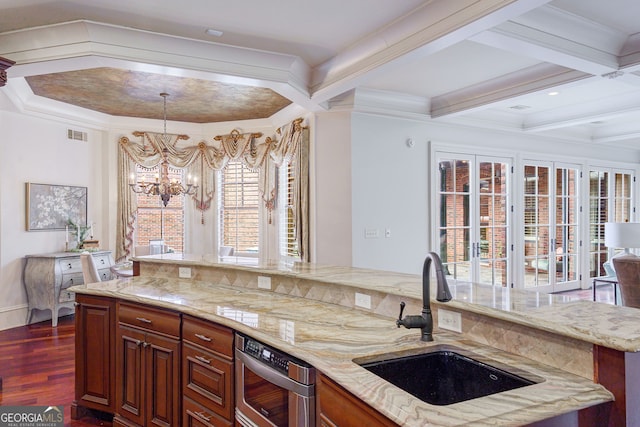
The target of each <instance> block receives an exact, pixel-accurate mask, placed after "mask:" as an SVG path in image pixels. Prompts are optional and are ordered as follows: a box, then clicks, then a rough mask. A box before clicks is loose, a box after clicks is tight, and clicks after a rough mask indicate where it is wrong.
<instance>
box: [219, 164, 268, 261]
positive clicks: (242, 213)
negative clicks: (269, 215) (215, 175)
mask: <svg viewBox="0 0 640 427" xmlns="http://www.w3.org/2000/svg"><path fill="white" fill-rule="evenodd" d="M219 188H220V191H219V193H218V194H219V197H220V199H219V207H220V219H219V227H220V228H219V234H218V235H219V236H220V246H230V247H232V248H233V253H234V254H235V255H240V256H257V255H258V245H259V235H260V221H259V220H260V195H259V193H258V171H257V170H255V171H253V170H251V169H249V168H248V167H246V166H245V165H244V164H243V163H241V162H229V163H228V164H227V166H226V167H225V168H224V169H223V170H222V171H221V172H220V186H219Z"/></svg>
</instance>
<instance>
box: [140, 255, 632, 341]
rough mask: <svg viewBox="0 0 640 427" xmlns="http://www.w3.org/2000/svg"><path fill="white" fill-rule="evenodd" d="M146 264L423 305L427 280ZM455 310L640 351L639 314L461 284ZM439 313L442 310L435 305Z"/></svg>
mask: <svg viewBox="0 0 640 427" xmlns="http://www.w3.org/2000/svg"><path fill="white" fill-rule="evenodd" d="M137 259H139V260H141V261H144V262H154V263H170V264H176V263H180V265H185V266H187V265H194V266H205V267H207V266H210V267H224V268H231V269H238V270H242V271H253V272H256V273H261V274H266V275H269V274H278V275H282V276H290V277H295V278H299V279H309V280H314V281H316V282H326V283H331V284H338V285H342V286H350V287H356V288H360V289H364V290H372V291H378V292H383V293H387V294H394V295H399V296H403V297H408V298H415V299H418V300H422V284H421V283H422V278H421V276H418V275H413V274H405V273H396V272H389V271H378V270H369V269H361V268H353V267H339V266H327V265H317V264H311V263H285V262H276V261H266V262H260V263H258V264H255V265H253V264H247V263H245V262H242V261H238V262H235V261H234V258H233V257H229V258H228V259H226V261H221V260H220V259H219V258H218V257H215V256H213V255H191V254H179V253H172V254H162V255H153V256H147V257H143V258H137ZM451 291H452V294H453V300H452V301H450V302H448V303H446V305H447V306H449V307H450V308H460V309H463V310H465V311H468V312H474V313H478V314H483V315H486V316H489V317H492V318H495V319H499V320H505V321H508V322H512V323H517V324H521V325H524V326H530V327H534V328H536V329H540V330H545V331H549V332H553V333H556V334H559V335H564V336H567V337H570V338H575V339H578V340H581V341H585V342H589V343H592V344H597V345H601V346H605V347H608V348H612V349H615V350H620V351H625V352H639V351H640V310H638V309H636V308H631V307H621V306H614V305H611V304H605V303H597V302H592V301H578V300H576V299H575V298H570V297H566V296H561V295H551V294H541V293H538V292H533V291H529V290H523V289H511V288H503V287H492V286H486V285H479V284H471V283H460V282H458V283H457V284H455V286H451ZM432 305H434V307H437V306H442V304H440V303H438V302H437V301H433V302H432Z"/></svg>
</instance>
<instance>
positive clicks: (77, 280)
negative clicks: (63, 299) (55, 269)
mask: <svg viewBox="0 0 640 427" xmlns="http://www.w3.org/2000/svg"><path fill="white" fill-rule="evenodd" d="M83 283H84V276H83V275H82V273H73V274H63V275H62V284H61V285H60V289H67V288H68V287H69V286H75V285H82V284H83Z"/></svg>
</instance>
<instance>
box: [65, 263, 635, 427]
mask: <svg viewBox="0 0 640 427" xmlns="http://www.w3.org/2000/svg"><path fill="white" fill-rule="evenodd" d="M134 271H137V272H138V273H139V274H140V276H138V277H134V278H132V279H120V280H113V281H109V282H102V283H95V284H88V285H82V286H77V287H74V288H73V290H74V291H75V292H77V293H81V294H86V295H95V296H104V297H113V298H117V299H119V300H125V301H129V302H135V303H140V304H147V305H148V304H150V305H153V306H156V307H161V308H167V309H171V310H176V311H178V312H180V313H184V314H186V315H190V316H194V317H197V318H201V319H206V320H209V321H212V322H215V323H217V324H220V325H223V326H225V327H228V328H231V329H233V330H235V331H238V332H241V333H244V334H247V335H250V336H252V337H254V338H256V339H258V340H261V341H263V342H265V343H267V344H269V345H272V346H274V347H277V348H279V349H281V350H282V351H285V352H287V353H289V354H291V355H293V356H296V357H298V358H300V359H302V360H304V361H306V362H308V363H309V364H311V365H313V366H314V367H315V368H316V369H317V370H318V371H319V372H321V373H322V374H323V375H326V376H327V377H329V378H330V379H332V380H333V381H335V382H336V383H337V384H339V385H340V386H342V387H343V388H344V389H345V390H347V391H348V392H350V393H351V394H353V395H354V396H356V397H357V398H358V399H360V400H362V401H363V402H364V403H366V404H367V405H368V406H370V407H372V408H375V409H376V410H377V411H378V412H380V413H381V414H383V415H384V416H385V417H387V418H388V419H390V420H392V421H393V422H394V423H396V424H398V425H406V426H423V425H434V426H456V425H477V426H482V425H503V426H516V425H527V424H533V423H536V422H538V421H541V420H545V419H549V418H552V417H556V416H559V415H563V414H565V415H564V416H565V417H568V418H566V420H569V421H568V422H567V423H565V425H572V424H568V423H571V422H573V423H574V424H573V425H578V423H579V425H598V426H600V425H608V424H609V421H608V420H613V421H612V422H615V423H616V424H609V425H625V424H624V422H625V421H624V420H625V419H627V420H630V419H631V418H629V415H628V414H626V413H625V412H621V411H620V409H619V408H617V407H616V405H619V404H620V397H618V396H622V398H623V399H624V398H625V396H626V394H628V393H629V391H628V390H626V391H625V392H626V393H625V392H623V393H622V394H621V395H620V394H618V395H617V396H616V401H615V402H613V403H612V401H613V399H614V395H615V394H616V393H620V391H619V390H617V389H616V390H610V389H611V388H614V387H611V386H607V387H603V386H602V385H600V384H598V382H603V381H599V380H600V379H601V378H598V372H599V368H597V367H596V368H595V369H594V361H598V360H599V358H600V357H601V353H602V352H605V353H606V352H607V351H613V352H614V356H616V358H614V359H615V360H618V359H619V358H617V356H618V355H619V354H622V356H623V359H624V356H626V355H633V354H635V353H634V352H635V351H636V350H637V349H638V347H637V344H638V338H639V337H640V330H639V329H640V328H638V327H637V326H635V325H638V324H640V322H638V320H640V316H639V315H638V314H636V313H635V311H634V310H631V309H625V308H621V307H617V308H615V307H611V306H608V305H605V304H599V303H592V302H582V301H580V302H578V301H570V300H568V299H565V298H561V297H556V296H549V295H538V294H535V293H530V292H523V291H516V290H508V289H502V288H496V289H494V288H487V287H482V286H474V285H469V284H460V285H455V286H451V289H452V293H453V294H454V300H452V301H451V302H449V303H446V304H441V303H436V302H435V301H433V302H432V307H433V308H434V314H435V315H436V318H437V314H438V310H447V311H448V312H453V313H456V314H458V315H459V316H460V320H461V325H460V332H459V333H457V332H450V331H444V330H441V329H438V328H436V330H435V333H434V336H435V341H434V342H433V343H424V342H421V341H420V340H419V331H414V330H406V329H398V328H396V325H395V318H396V317H397V315H398V312H399V302H400V301H406V303H407V310H406V312H407V313H410V314H411V313H419V311H420V309H421V306H422V295H421V283H420V281H421V279H420V277H418V276H414V275H407V274H399V273H390V272H379V271H372V270H363V269H354V268H347V267H329V266H318V265H312V264H281V263H264V264H259V265H257V266H250V265H246V264H243V263H228V262H220V260H218V259H214V258H211V257H207V256H194V255H181V254H164V255H157V256H150V257H141V258H137V259H136V260H135V263H134ZM363 296H364V298H363ZM356 300H358V301H359V302H360V305H363V304H362V302H363V301H365V302H368V304H364V305H368V307H370V308H366V307H357V306H356ZM612 310H614V311H612ZM607 322H608V323H607ZM436 325H437V320H436ZM612 326H614V327H613V328H612ZM609 329H613V330H609ZM434 345H436V346H437V345H449V346H454V347H456V348H460V349H463V350H465V351H470V352H472V353H473V354H475V355H477V356H478V357H480V358H482V359H487V360H489V361H493V362H495V363H496V364H499V365H503V366H508V367H509V370H511V371H515V372H524V373H527V374H530V375H533V376H536V377H539V378H542V379H543V381H542V382H539V383H538V384H534V385H531V386H528V387H524V388H521V389H514V390H510V391H508V392H503V393H499V394H495V395H490V396H486V397H482V398H478V399H474V400H470V401H467V402H461V403H456V404H453V405H448V406H433V405H429V404H427V403H423V402H421V401H419V400H418V399H415V398H413V397H412V396H410V395H409V394H407V393H405V392H404V391H402V390H400V389H398V388H397V387H395V386H393V385H391V384H390V383H387V382H386V381H384V380H382V379H380V378H378V377H377V376H375V375H373V374H371V373H369V372H368V371H367V370H365V369H364V368H362V367H360V366H359V365H358V364H357V363H355V362H354V360H357V361H365V360H376V359H380V358H386V357H389V355H390V354H392V355H393V356H399V355H404V354H415V353H419V352H424V351H425V350H427V348H428V347H431V346H434ZM630 358H633V356H630ZM618 362H619V360H618ZM616 366H617V365H616ZM603 369H604V368H603ZM612 392H613V393H612ZM630 409H632V408H630ZM572 414H573V415H572ZM612 414H613V415H612ZM631 416H633V414H632V415H631ZM616 417H617V418H616ZM620 417H623V420H622V422H623V424H620ZM572 420H573V421H572ZM602 420H607V421H606V423H603V421H602ZM541 425H543V424H541ZM626 425H633V424H632V423H631V422H630V421H626Z"/></svg>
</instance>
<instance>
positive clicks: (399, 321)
mask: <svg viewBox="0 0 640 427" xmlns="http://www.w3.org/2000/svg"><path fill="white" fill-rule="evenodd" d="M405 305H406V304H405V303H404V301H402V302H400V315H399V316H398V321H397V322H396V325H398V328H399V327H400V325H401V324H402V313H403V312H404V307H405Z"/></svg>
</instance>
